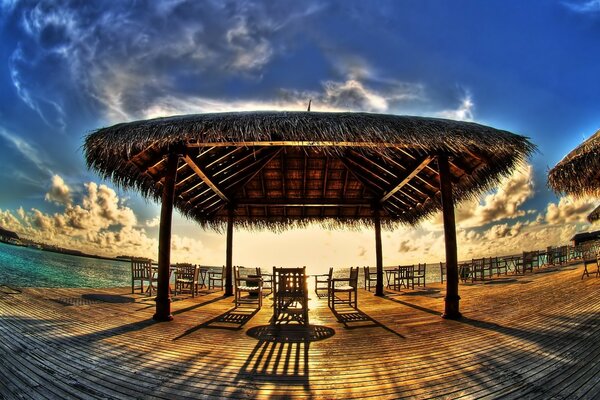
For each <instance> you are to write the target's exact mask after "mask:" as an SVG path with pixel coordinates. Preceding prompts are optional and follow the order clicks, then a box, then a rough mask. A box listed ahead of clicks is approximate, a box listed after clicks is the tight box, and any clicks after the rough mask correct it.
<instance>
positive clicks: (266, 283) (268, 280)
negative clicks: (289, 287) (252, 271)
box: [256, 267, 273, 294]
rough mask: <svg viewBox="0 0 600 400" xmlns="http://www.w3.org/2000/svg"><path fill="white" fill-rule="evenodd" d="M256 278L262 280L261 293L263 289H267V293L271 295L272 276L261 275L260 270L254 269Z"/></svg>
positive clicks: (258, 268)
mask: <svg viewBox="0 0 600 400" xmlns="http://www.w3.org/2000/svg"><path fill="white" fill-rule="evenodd" d="M256 276H258V277H260V278H261V279H262V288H263V291H264V290H265V289H269V293H268V294H271V293H273V276H272V275H270V274H263V273H262V272H261V270H260V267H256Z"/></svg>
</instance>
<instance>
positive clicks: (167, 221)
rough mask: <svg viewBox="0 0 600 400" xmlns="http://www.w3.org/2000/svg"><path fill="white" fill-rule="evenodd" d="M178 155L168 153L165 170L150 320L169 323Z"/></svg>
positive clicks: (170, 318) (170, 316)
mask: <svg viewBox="0 0 600 400" xmlns="http://www.w3.org/2000/svg"><path fill="white" fill-rule="evenodd" d="M178 162H179V155H178V154H176V153H169V155H168V156H167V168H166V173H165V178H164V182H163V192H162V203H161V206H160V228H159V229H160V230H159V233H158V282H157V290H156V313H155V314H154V316H153V317H152V319H154V320H156V321H171V320H172V319H173V316H172V315H171V295H170V293H169V278H170V275H171V274H170V268H171V225H172V224H171V222H172V219H173V202H174V199H175V181H176V180H177V164H178Z"/></svg>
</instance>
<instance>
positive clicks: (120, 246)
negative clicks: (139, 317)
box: [0, 175, 220, 263]
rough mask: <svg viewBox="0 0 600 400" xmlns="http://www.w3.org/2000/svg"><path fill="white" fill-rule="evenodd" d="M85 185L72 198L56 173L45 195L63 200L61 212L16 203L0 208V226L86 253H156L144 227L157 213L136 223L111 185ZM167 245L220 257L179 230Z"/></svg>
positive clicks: (183, 254) (185, 255) (194, 258)
mask: <svg viewBox="0 0 600 400" xmlns="http://www.w3.org/2000/svg"><path fill="white" fill-rule="evenodd" d="M84 188H85V193H84V196H83V198H82V200H81V202H80V203H79V204H73V200H72V198H71V196H70V189H69V188H68V186H67V185H66V184H65V183H64V181H63V179H62V178H61V177H60V176H58V175H55V176H54V177H52V185H51V189H50V191H49V192H48V194H47V198H48V199H51V201H53V202H55V203H56V204H59V205H61V206H63V207H64V209H63V210H62V212H57V213H54V214H47V213H44V212H42V211H40V210H38V209H35V208H32V209H31V210H30V211H25V210H24V209H23V208H22V207H19V208H18V209H17V210H16V215H15V214H13V213H12V212H10V211H9V210H0V226H3V227H4V228H6V229H10V230H13V231H16V232H17V233H19V235H21V236H23V237H26V238H29V239H33V240H36V241H40V242H43V243H49V244H54V245H57V246H60V247H64V248H71V249H77V250H81V251H84V252H87V253H90V254H100V255H107V256H116V255H133V256H143V257H150V258H153V259H157V251H158V241H157V240H156V239H155V238H153V237H151V236H150V235H149V234H148V232H147V231H146V227H149V225H154V221H156V220H157V219H154V220H152V221H149V224H146V226H137V225H136V224H137V222H136V221H137V218H136V215H135V213H134V212H133V210H132V209H131V208H129V207H128V206H127V205H125V204H124V202H123V200H122V199H119V197H118V196H117V195H116V192H115V191H114V190H113V189H111V188H109V187H107V186H106V185H97V184H96V183H94V182H89V183H87V184H85V185H84ZM154 226H156V225H154ZM171 251H172V259H173V262H194V263H200V262H204V263H207V262H208V261H214V260H215V259H217V258H220V257H219V254H213V253H211V251H210V249H207V248H206V247H205V246H204V244H203V242H202V241H201V240H198V239H196V238H190V237H186V236H181V235H178V234H174V235H173V237H172V245H171Z"/></svg>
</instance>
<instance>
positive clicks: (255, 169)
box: [84, 112, 535, 229]
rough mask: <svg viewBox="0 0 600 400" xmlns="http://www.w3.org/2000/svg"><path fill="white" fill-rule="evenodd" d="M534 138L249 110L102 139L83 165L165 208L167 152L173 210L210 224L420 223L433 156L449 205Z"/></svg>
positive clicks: (435, 187) (427, 123)
mask: <svg viewBox="0 0 600 400" xmlns="http://www.w3.org/2000/svg"><path fill="white" fill-rule="evenodd" d="M534 148H535V147H534V145H533V144H531V143H530V142H529V141H528V140H527V138H524V137H522V136H518V135H514V134H512V133H510V132H506V131H501V130H497V129H493V128H490V127H487V126H483V125H479V124H475V123H469V122H458V121H451V120H445V119H437V118H422V117H409V116H396V115H380V114H367V113H318V112H245V113H220V114H199V115H186V116H176V117H169V118H158V119H153V120H146V121H136V122H131V123H124V124H118V125H114V126H112V127H108V128H104V129H99V130H97V131H95V132H93V133H91V134H90V135H88V136H87V138H86V140H85V145H84V149H85V156H86V159H87V163H88V166H89V167H90V168H92V169H94V170H96V171H98V172H99V173H100V174H101V175H102V176H103V177H104V178H108V179H111V180H112V181H113V182H115V183H116V184H117V185H119V186H121V187H123V188H126V189H129V188H135V189H137V190H140V191H141V192H142V194H143V195H144V196H147V197H152V198H155V199H157V200H158V199H160V196H161V193H162V186H161V185H162V184H161V179H162V176H163V174H164V169H165V165H166V162H165V161H164V160H163V158H164V156H165V155H166V154H168V153H169V152H176V153H178V154H181V155H182V158H181V159H180V161H179V169H178V175H177V185H176V199H175V206H176V207H177V208H178V209H179V210H180V211H181V212H182V213H183V214H184V215H186V216H188V217H191V218H193V219H195V220H196V221H198V222H199V223H200V224H201V225H203V226H209V227H212V228H215V229H220V228H222V227H223V224H224V223H225V221H226V219H227V208H228V207H233V209H234V214H235V223H236V224H238V225H244V226H247V227H254V228H262V227H268V228H271V229H284V228H288V227H290V226H296V225H305V224H307V223H310V222H315V221H318V222H321V223H322V224H324V225H326V226H329V227H336V226H340V225H343V226H359V225H365V224H366V225H370V224H371V223H372V218H373V212H374V211H373V210H374V208H376V207H377V208H380V209H381V216H382V223H383V224H384V226H386V225H387V226H388V227H391V226H395V225H396V224H398V223H404V224H414V223H417V222H418V221H420V220H421V219H423V218H425V217H427V216H429V215H431V214H432V213H434V212H436V211H438V210H440V209H441V204H440V195H439V176H438V172H437V155H438V154H440V153H445V154H448V155H449V157H450V163H451V164H450V167H451V168H450V169H451V174H452V177H453V183H454V196H455V199H456V200H457V201H461V200H464V199H466V198H470V197H473V196H476V195H478V194H480V193H481V192H482V191H485V190H488V189H490V188H492V187H493V186H494V185H495V184H497V182H498V180H499V179H500V178H501V177H502V176H504V175H506V174H509V173H510V172H511V171H512V170H513V169H515V167H517V166H518V165H519V164H520V163H521V162H522V161H523V160H524V159H525V158H526V157H527V156H528V155H529V154H530V153H531V152H532V151H533V150H534Z"/></svg>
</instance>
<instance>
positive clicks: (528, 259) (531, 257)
mask: <svg viewBox="0 0 600 400" xmlns="http://www.w3.org/2000/svg"><path fill="white" fill-rule="evenodd" d="M538 266H539V258H538V252H537V251H535V250H534V251H524V252H523V260H522V262H521V272H522V273H523V274H525V272H527V271H530V272H533V267H538Z"/></svg>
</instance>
